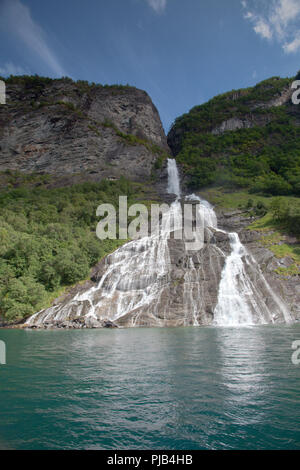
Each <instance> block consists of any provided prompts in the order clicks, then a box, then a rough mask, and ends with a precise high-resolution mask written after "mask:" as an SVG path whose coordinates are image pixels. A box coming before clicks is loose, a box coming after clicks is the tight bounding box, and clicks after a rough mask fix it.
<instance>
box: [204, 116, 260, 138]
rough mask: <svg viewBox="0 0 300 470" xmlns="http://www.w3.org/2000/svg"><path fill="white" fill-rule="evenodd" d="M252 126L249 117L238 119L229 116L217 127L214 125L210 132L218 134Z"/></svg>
mask: <svg viewBox="0 0 300 470" xmlns="http://www.w3.org/2000/svg"><path fill="white" fill-rule="evenodd" d="M250 127H253V122H251V121H250V120H249V119H239V118H234V117H233V118H230V119H227V121H223V122H222V124H221V125H220V126H218V127H215V128H214V129H213V130H212V131H211V133H212V134H215V135H218V134H223V132H227V131H236V130H237V129H249V128H250Z"/></svg>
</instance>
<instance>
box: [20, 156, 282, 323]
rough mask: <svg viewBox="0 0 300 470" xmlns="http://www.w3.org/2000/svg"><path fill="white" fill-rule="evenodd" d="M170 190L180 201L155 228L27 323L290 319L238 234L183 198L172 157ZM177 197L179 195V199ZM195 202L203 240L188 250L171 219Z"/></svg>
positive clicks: (199, 201) (107, 259)
mask: <svg viewBox="0 0 300 470" xmlns="http://www.w3.org/2000/svg"><path fill="white" fill-rule="evenodd" d="M167 192H168V193H169V194H174V195H176V196H177V199H176V201H175V202H173V204H172V205H171V207H170V209H169V211H168V212H167V213H166V214H165V215H164V217H162V219H161V222H160V227H159V230H158V231H156V232H155V233H154V234H151V235H149V236H147V237H144V238H141V239H139V240H133V241H131V242H129V243H126V244H125V245H123V246H122V247H120V248H119V249H118V250H116V251H115V252H114V253H112V254H111V255H109V256H107V257H105V258H104V259H103V260H102V261H101V262H100V263H99V264H98V267H97V272H96V276H94V277H95V278H96V279H95V282H94V283H93V284H92V285H91V282H87V283H86V284H84V285H81V286H78V289H77V292H76V293H75V294H72V291H71V292H70V293H69V294H67V295H66V296H65V297H64V298H62V299H60V300H58V301H57V303H56V304H55V305H54V306H53V307H51V308H48V309H45V310H42V311H40V312H37V313H36V314H34V315H33V316H32V317H30V318H29V320H28V321H27V323H26V326H28V327H38V328H45V327H46V328H47V327H50V328H51V327H66V328H70V327H71V328H85V327H92V328H99V327H103V326H106V325H108V324H109V325H111V324H115V325H116V326H188V325H194V326H198V325H212V324H215V325H228V326H232V325H251V324H261V323H272V322H275V321H277V322H289V321H290V319H291V317H290V314H289V312H288V310H287V308H286V306H285V305H284V303H283V302H282V300H281V299H280V298H279V297H278V296H277V295H275V293H274V292H273V290H272V289H271V287H270V286H269V284H268V283H267V281H266V279H265V278H264V276H263V273H262V272H261V270H260V268H259V266H258V265H257V263H256V262H255V260H254V259H253V257H252V256H251V255H250V254H249V253H248V252H247V250H246V249H245V247H244V246H243V245H242V244H241V242H240V240H239V236H238V234H236V233H227V232H225V231H224V230H220V229H219V228H218V225H217V217H216V214H215V212H214V209H213V207H212V206H211V205H210V204H209V203H208V202H207V201H203V200H202V199H200V198H199V197H198V196H196V195H194V194H191V195H189V196H186V197H185V198H183V199H182V195H181V189H180V180H179V173H178V168H177V165H176V161H175V160H174V159H168V187H167ZM180 198H181V199H180ZM191 201H192V202H193V204H194V205H196V207H197V209H196V210H197V213H198V216H199V220H200V221H201V230H202V231H203V233H201V235H203V244H202V245H201V249H197V250H194V251H191V250H190V249H189V248H188V247H187V244H186V243H185V240H184V239H177V238H176V237H175V236H174V233H175V232H174V231H172V230H173V229H172V228H171V227H172V224H171V223H170V220H171V218H172V217H174V218H175V219H176V218H177V219H178V218H182V211H181V209H182V205H183V203H184V202H186V203H188V202H191Z"/></svg>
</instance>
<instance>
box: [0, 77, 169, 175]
mask: <svg viewBox="0 0 300 470" xmlns="http://www.w3.org/2000/svg"><path fill="white" fill-rule="evenodd" d="M162 152H168V146H167V142H166V137H165V134H164V130H163V127H162V124H161V121H160V118H159V114H158V112H157V109H156V108H155V106H154V105H153V103H152V101H151V99H150V98H149V96H148V95H147V93H146V92H144V91H142V90H138V89H136V88H132V87H127V86H126V87H123V86H112V87H103V86H99V85H88V84H86V83H82V82H79V83H74V82H72V81H71V80H69V79H60V80H48V81H45V79H40V78H39V77H37V78H36V79H35V80H34V79H31V80H29V79H27V80H26V79H25V80H24V81H22V80H21V79H20V80H19V81H18V80H16V81H15V82H14V81H13V82H12V83H11V82H10V81H8V83H7V104H6V105H3V106H0V171H1V170H6V169H11V170H20V171H22V172H26V173H31V172H44V173H50V174H55V175H57V176H61V175H70V174H72V175H74V174H80V173H84V174H85V175H88V176H90V177H91V178H94V179H101V178H103V177H112V178H116V177H117V178H118V177H120V176H121V175H124V176H126V177H128V178H130V179H132V180H137V181H141V180H145V179H147V178H149V176H150V175H151V171H152V169H153V165H154V163H155V161H156V159H157V158H158V156H159V155H161V154H162Z"/></svg>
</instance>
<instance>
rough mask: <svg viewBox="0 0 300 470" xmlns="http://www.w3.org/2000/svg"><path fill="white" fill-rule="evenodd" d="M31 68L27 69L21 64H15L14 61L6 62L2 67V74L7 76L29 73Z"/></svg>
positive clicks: (0, 69) (0, 70)
mask: <svg viewBox="0 0 300 470" xmlns="http://www.w3.org/2000/svg"><path fill="white" fill-rule="evenodd" d="M29 74H30V72H29V70H27V69H26V70H25V69H24V68H23V67H20V66H19V65H14V64H13V63H12V62H6V64H4V65H3V66H2V67H0V75H2V76H3V77H7V76H8V75H29Z"/></svg>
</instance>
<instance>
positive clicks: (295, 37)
mask: <svg viewBox="0 0 300 470" xmlns="http://www.w3.org/2000/svg"><path fill="white" fill-rule="evenodd" d="M242 6H243V8H244V9H245V10H247V11H246V13H245V14H244V18H245V19H247V20H249V21H250V22H251V23H252V24H253V30H254V31H255V32H256V34H258V35H259V36H261V37H262V38H263V39H268V40H269V41H270V40H272V39H273V40H275V41H277V42H278V43H279V44H280V45H281V47H282V48H283V50H284V52H286V53H287V54H288V53H292V52H296V51H298V49H300V37H299V22H300V0H263V1H260V2H257V1H256V0H249V1H248V3H246V1H242Z"/></svg>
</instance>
